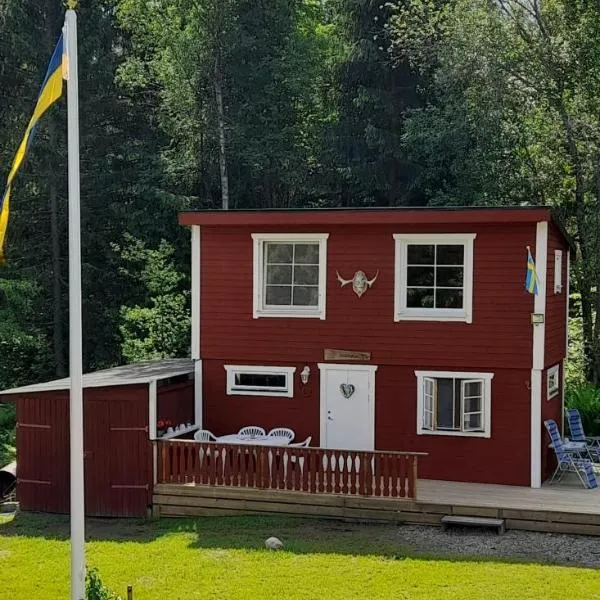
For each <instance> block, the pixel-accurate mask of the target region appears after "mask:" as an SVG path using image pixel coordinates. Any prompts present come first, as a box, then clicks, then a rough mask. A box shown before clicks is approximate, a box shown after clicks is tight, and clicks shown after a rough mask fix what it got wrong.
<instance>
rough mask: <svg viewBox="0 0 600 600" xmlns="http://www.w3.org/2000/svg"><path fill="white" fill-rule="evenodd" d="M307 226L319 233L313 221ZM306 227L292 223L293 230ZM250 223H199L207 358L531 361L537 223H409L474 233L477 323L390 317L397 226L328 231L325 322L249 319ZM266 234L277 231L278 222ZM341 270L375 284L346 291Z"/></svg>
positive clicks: (475, 365)
mask: <svg viewBox="0 0 600 600" xmlns="http://www.w3.org/2000/svg"><path fill="white" fill-rule="evenodd" d="M303 229H304V230H305V231H312V232H314V233H321V232H323V231H322V228H319V226H318V225H315V227H313V228H312V229H310V230H307V229H306V228H303ZM300 230H301V228H295V229H294V232H297V231H300ZM252 231H253V230H252V229H250V228H244V227H238V228H227V227H222V228H218V229H217V228H210V227H203V228H202V251H201V257H202V259H201V261H202V264H201V274H202V275H201V276H202V283H201V289H202V301H201V323H202V327H201V330H202V334H201V345H202V348H201V356H202V357H203V358H206V359H223V360H228V361H232V362H234V363H235V362H237V363H240V362H242V364H244V363H243V361H247V360H249V359H251V358H253V357H255V358H256V357H259V358H260V360H261V361H262V362H264V363H265V364H270V363H271V362H273V361H275V360H280V361H291V362H292V363H296V362H302V361H304V362H307V361H310V362H316V361H318V360H322V359H323V348H343V349H347V350H365V351H369V352H371V353H372V362H373V363H374V364H380V365H381V364H397V365H415V366H421V365H422V364H423V363H424V362H426V363H427V364H428V365H429V366H431V367H437V366H442V365H444V366H445V367H446V368H454V367H457V368H458V367H465V366H467V365H468V368H469V369H481V368H488V367H490V366H491V367H494V368H522V367H523V366H525V365H527V366H530V365H531V352H532V335H531V325H530V313H531V312H532V311H533V299H532V296H531V295H529V294H528V293H527V292H526V291H525V289H524V278H525V265H526V256H525V254H524V252H525V246H527V245H531V246H534V244H535V224H533V223H525V224H522V223H516V224H511V225H510V226H505V227H498V226H493V225H481V224H477V225H470V226H467V227H457V226H450V225H446V226H443V228H440V227H437V228H433V227H431V226H430V227H418V228H417V227H412V228H405V229H404V231H406V232H410V233H426V232H438V233H439V232H444V233H452V232H463V233H464V232H466V233H473V232H474V233H476V234H477V237H476V239H475V242H474V270H475V277H474V296H473V323H471V324H467V323H451V322H445V323H439V322H419V321H412V322H411V321H404V322H399V323H394V322H393V311H394V254H395V247H394V239H393V238H392V234H393V233H402V231H403V230H402V228H399V227H397V226H370V227H369V228H368V229H365V228H361V227H360V225H356V226H348V227H338V228H329V230H328V231H325V233H327V232H328V233H329V234H330V236H329V239H328V242H327V314H326V317H327V318H326V319H325V320H323V321H320V320H318V319H277V318H262V319H253V318H252V238H251V233H252ZM259 231H261V232H263V231H277V230H276V229H273V228H272V227H271V228H270V229H268V228H261V229H259ZM336 269H337V270H338V271H339V272H340V273H341V274H342V276H343V277H351V276H352V274H354V272H355V271H357V270H358V269H361V270H363V271H365V273H366V274H367V276H369V277H372V276H373V275H374V274H375V272H376V271H377V270H379V276H378V278H377V281H376V282H375V284H374V286H373V287H372V288H371V289H370V290H369V291H368V292H367V293H366V294H364V295H363V296H362V297H361V298H358V297H357V296H356V295H355V294H354V293H353V292H352V290H351V289H350V287H349V286H346V287H344V288H340V284H339V282H338V281H337V278H336Z"/></svg>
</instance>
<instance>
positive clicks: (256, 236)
mask: <svg viewBox="0 0 600 600" xmlns="http://www.w3.org/2000/svg"><path fill="white" fill-rule="evenodd" d="M251 237H252V241H253V252H252V316H253V318H254V319H259V318H263V317H269V318H292V319H297V318H301V319H321V320H325V315H326V304H327V239H328V238H329V234H328V233H252V234H251ZM265 242H281V243H286V242H317V243H318V244H319V302H318V304H317V306H316V307H312V306H311V307H307V308H303V307H299V306H289V307H273V306H264V305H263V295H264V269H263V265H264V243H265Z"/></svg>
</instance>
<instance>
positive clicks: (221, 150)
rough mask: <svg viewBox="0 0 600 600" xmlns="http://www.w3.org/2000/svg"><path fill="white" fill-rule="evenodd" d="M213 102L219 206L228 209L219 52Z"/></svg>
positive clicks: (216, 59) (227, 180) (227, 181)
mask: <svg viewBox="0 0 600 600" xmlns="http://www.w3.org/2000/svg"><path fill="white" fill-rule="evenodd" d="M215 100H216V103H217V127H218V130H219V170H220V173H221V205H222V208H223V210H228V209H229V179H228V177H227V155H226V152H225V111H224V110H223V85H222V73H221V59H220V57H219V50H217V56H216V58H215Z"/></svg>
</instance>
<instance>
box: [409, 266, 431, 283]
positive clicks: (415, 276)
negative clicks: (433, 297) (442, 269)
mask: <svg viewBox="0 0 600 600" xmlns="http://www.w3.org/2000/svg"><path fill="white" fill-rule="evenodd" d="M406 282H407V285H408V286H410V287H426V286H433V267H408V268H407V274H406Z"/></svg>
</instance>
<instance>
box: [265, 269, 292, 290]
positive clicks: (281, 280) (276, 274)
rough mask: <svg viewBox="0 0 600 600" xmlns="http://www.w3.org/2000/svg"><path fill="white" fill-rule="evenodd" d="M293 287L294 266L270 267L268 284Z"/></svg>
mask: <svg viewBox="0 0 600 600" xmlns="http://www.w3.org/2000/svg"><path fill="white" fill-rule="evenodd" d="M270 283H273V284H278V285H285V284H287V285H291V284H292V265H268V266H267V284H270Z"/></svg>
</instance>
